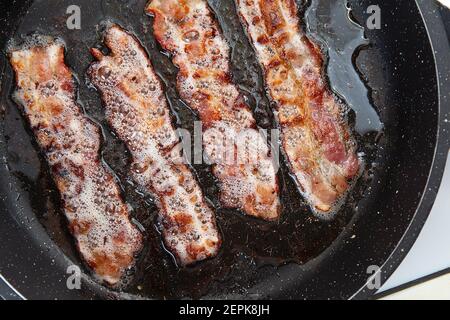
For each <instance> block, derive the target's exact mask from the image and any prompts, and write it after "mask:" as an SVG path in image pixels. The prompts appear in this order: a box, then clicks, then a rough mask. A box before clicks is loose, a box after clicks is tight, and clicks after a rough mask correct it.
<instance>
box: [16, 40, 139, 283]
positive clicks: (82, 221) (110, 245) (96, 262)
mask: <svg viewBox="0 0 450 320" xmlns="http://www.w3.org/2000/svg"><path fill="white" fill-rule="evenodd" d="M38 42H40V43H38ZM10 62H11V65H12V66H13V69H14V71H15V73H16V81H17V87H18V88H17V91H16V93H15V99H16V101H17V102H18V103H20V105H22V107H23V110H22V111H23V113H24V115H25V116H26V118H27V120H28V122H29V124H30V126H31V128H32V130H33V133H34V136H35V138H36V140H37V142H38V144H39V146H40V148H41V149H42V152H43V154H44V155H45V158H46V160H47V163H48V165H49V166H50V170H51V174H52V177H53V179H54V181H55V183H56V186H57V188H58V191H59V193H60V196H61V200H62V204H63V210H64V213H65V215H66V217H67V220H68V222H69V229H70V231H71V233H72V235H73V236H74V238H75V239H76V243H77V247H78V250H79V252H80V254H81V257H82V259H83V260H84V261H85V262H86V264H87V265H88V266H89V267H90V268H91V269H92V270H93V272H94V273H95V276H96V277H97V278H98V279H100V280H101V281H103V282H106V283H107V284H109V285H112V286H114V285H120V284H121V283H122V280H123V279H124V277H125V276H126V272H127V270H128V269H130V268H132V267H133V266H134V263H135V255H136V254H137V253H139V251H140V250H141V247H142V236H141V234H140V232H139V231H138V230H137V228H136V227H135V226H134V225H133V224H132V223H131V222H130V218H129V208H128V206H127V205H126V204H125V203H124V201H123V200H122V197H121V195H120V191H119V188H118V186H117V184H116V181H115V180H114V178H113V176H112V175H111V173H110V172H109V171H108V170H107V169H105V167H104V166H103V165H102V163H101V160H100V159H99V148H100V130H99V128H98V126H96V125H94V124H93V123H92V122H91V121H90V120H89V119H88V118H87V117H86V116H85V115H84V114H83V112H82V110H81V108H80V107H79V106H78V105H77V103H76V87H75V83H74V80H73V75H72V73H71V71H70V70H69V68H68V67H67V66H66V65H65V63H64V46H63V44H61V43H59V42H58V41H54V40H52V39H47V38H42V39H39V41H35V43H34V44H29V45H27V46H25V47H24V48H22V49H18V50H13V51H12V52H11V53H10Z"/></svg>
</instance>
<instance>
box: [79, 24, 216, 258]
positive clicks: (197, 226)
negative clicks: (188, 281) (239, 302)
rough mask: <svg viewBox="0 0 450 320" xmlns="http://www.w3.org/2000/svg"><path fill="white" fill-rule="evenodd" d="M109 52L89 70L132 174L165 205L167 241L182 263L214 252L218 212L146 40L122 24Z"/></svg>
mask: <svg viewBox="0 0 450 320" xmlns="http://www.w3.org/2000/svg"><path fill="white" fill-rule="evenodd" d="M104 41H105V44H106V46H107V47H108V48H109V49H111V53H110V55H109V56H105V55H103V54H102V53H101V52H100V51H99V50H97V49H92V54H93V55H94V57H95V58H96V59H97V60H98V62H95V63H93V64H92V65H91V67H90V68H89V70H88V75H89V77H90V79H91V81H92V83H93V84H94V85H95V86H96V87H97V88H98V90H99V91H100V92H101V95H102V99H103V102H104V106H105V108H106V117H107V120H108V122H109V124H110V125H111V127H112V128H113V129H114V131H115V132H116V134H117V135H118V137H119V138H120V139H121V140H123V141H124V142H125V143H126V144H127V146H128V148H129V150H130V152H131V155H132V158H133V164H132V167H131V176H132V177H133V179H134V180H135V181H136V182H137V183H138V184H139V186H140V187H141V188H142V189H143V190H144V191H146V192H148V193H150V194H152V195H153V196H154V197H155V199H156V202H157V204H158V206H159V210H160V211H159V218H160V221H161V225H162V231H163V238H164V243H165V245H166V247H167V249H168V250H170V251H171V252H172V254H173V255H174V256H175V257H176V259H177V261H178V263H179V264H180V265H182V266H185V265H188V264H192V263H195V262H197V261H200V260H203V259H207V258H210V257H213V256H215V255H216V254H217V252H218V250H219V248H220V245H221V237H220V234H219V231H218V229H217V226H216V220H215V216H214V213H213V212H212V210H211V209H210V207H209V206H208V205H207V204H206V202H205V200H204V197H203V194H202V192H201V190H200V188H199V186H198V183H197V181H196V180H195V179H194V177H193V175H192V173H191V172H190V170H189V169H188V167H187V166H186V165H185V164H183V162H182V158H181V156H180V149H179V148H178V146H179V137H178V136H177V134H176V131H175V129H174V128H173V126H172V123H171V118H170V109H169V107H168V105H167V102H166V99H165V96H164V93H163V90H162V86H161V84H160V81H159V79H158V78H157V76H156V74H155V72H154V71H153V68H152V66H151V62H150V60H149V58H148V56H147V54H146V53H145V51H144V49H143V47H142V46H141V44H140V43H139V42H138V41H137V39H135V38H134V37H133V36H131V35H130V34H129V33H127V32H126V31H124V30H123V29H121V28H120V27H119V26H117V25H112V26H110V27H109V28H108V30H107V31H106V33H105V38H104Z"/></svg>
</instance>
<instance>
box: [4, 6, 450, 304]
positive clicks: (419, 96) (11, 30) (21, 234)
mask: <svg viewBox="0 0 450 320" xmlns="http://www.w3.org/2000/svg"><path fill="white" fill-rule="evenodd" d="M38 2H42V1H39V0H35V1H31V0H30V1H27V0H24V1H17V0H13V1H2V2H1V4H0V47H1V48H2V49H3V54H2V55H1V56H0V68H1V69H0V71H1V72H0V79H1V81H0V82H1V84H2V86H1V87H2V92H1V97H2V99H1V112H0V128H1V132H2V134H1V136H0V274H1V275H2V277H4V278H5V280H7V281H8V282H9V284H10V286H11V287H13V288H14V289H15V290H16V292H17V293H20V294H21V295H22V296H23V297H25V298H27V299H55V298H57V299H105V298H118V299H127V298H130V299H131V298H136V294H139V292H133V291H131V293H130V294H124V293H118V292H115V291H113V290H109V289H107V288H105V287H103V286H101V285H99V284H97V283H96V282H95V281H93V280H91V278H90V277H89V275H88V272H87V271H86V270H84V269H83V273H82V286H81V289H80V290H69V289H68V287H67V285H66V281H67V278H68V274H67V268H68V267H69V266H71V265H74V264H76V265H77V264H79V261H78V260H77V259H78V257H77V255H76V252H74V250H73V248H72V247H71V246H70V243H71V241H70V239H69V240H68V241H66V240H64V239H65V238H66V237H67V235H65V232H64V228H63V227H61V225H63V224H64V223H63V221H59V220H57V219H54V218H51V217H48V216H46V213H45V212H47V210H49V208H52V207H57V196H56V195H55V192H54V191H52V190H54V187H53V186H52V184H51V182H48V181H47V180H46V179H42V177H41V176H40V173H39V172H41V171H43V172H45V168H44V169H43V170H41V171H39V170H38V171H36V170H35V168H34V167H36V166H37V167H38V168H40V166H42V162H40V161H39V154H38V151H37V150H36V148H35V145H34V144H33V143H32V142H30V141H31V138H30V135H29V134H28V132H27V129H26V124H25V123H24V121H23V119H22V118H21V116H20V114H19V113H18V111H17V109H16V107H15V106H14V104H12V103H11V102H10V101H9V96H10V94H11V91H12V88H13V79H12V77H11V70H10V67H9V65H8V63H7V60H6V57H5V55H4V52H5V46H6V44H7V41H8V40H9V39H10V38H11V37H14V36H16V35H17V33H18V30H19V29H20V26H23V25H24V24H27V23H30V24H29V26H33V28H34V27H35V29H34V31H38V32H39V31H40V32H45V31H47V30H46V29H45V25H48V24H52V25H55V27H54V29H53V31H54V34H53V35H55V36H58V34H57V30H58V27H61V26H62V25H63V24H64V23H65V20H64V19H65V18H64V17H65V12H64V11H61V8H67V6H68V5H69V4H72V3H69V2H70V1H69V2H67V1H62V0H61V1H60V0H58V1H52V2H51V5H49V6H47V9H46V10H47V12H44V11H42V12H39V10H38V9H35V6H33V5H34V4H36V3H38ZM66 2H67V3H66ZM78 2H79V3H80V6H81V8H82V10H84V9H86V8H89V6H95V5H96V4H97V3H98V5H99V6H100V9H99V10H103V11H102V12H103V13H104V14H105V16H108V14H112V15H113V14H117V12H113V11H114V10H112V11H111V12H108V10H107V9H105V8H107V7H108V5H111V2H114V1H107V0H103V1H98V2H95V3H91V4H89V1H78ZM91 2H92V1H91ZM116 2H117V3H121V2H122V1H116ZM210 2H211V3H213V5H212V6H213V7H215V8H216V11H217V12H223V11H224V10H225V9H224V10H221V9H220V6H221V4H220V5H218V3H219V2H218V1H210ZM330 2H333V1H330ZM221 3H223V6H227V4H228V6H229V3H231V1H222V2H221ZM370 4H371V3H370V1H367V0H350V1H349V2H348V5H349V7H350V8H351V9H352V16H353V18H354V19H355V20H356V21H358V22H359V23H360V24H361V25H365V21H366V18H367V13H366V9H367V8H368V7H369V5H370ZM143 5H144V1H138V0H136V1H129V6H128V8H129V9H123V8H124V6H120V8H122V9H123V10H129V11H130V12H131V13H132V14H134V13H135V12H139V13H138V15H139V16H140V15H142V9H143ZM125 7H126V6H125ZM380 8H381V12H382V26H383V27H382V29H381V30H370V29H367V30H366V37H367V39H368V43H369V44H368V45H367V46H366V47H365V48H364V49H362V50H360V51H359V52H358V54H355V56H354V57H353V58H354V62H355V64H356V65H357V66H358V69H359V72H360V75H361V77H362V78H363V79H364V80H365V82H366V84H367V86H368V87H369V88H371V90H370V91H369V95H370V98H371V101H372V102H373V105H374V106H375V107H376V109H377V111H378V113H379V115H380V118H381V120H382V121H383V124H384V132H383V134H382V135H378V136H377V137H366V138H365V139H368V140H370V141H371V142H374V144H376V148H374V151H373V154H372V155H371V156H370V157H369V158H370V159H371V161H373V162H374V165H373V166H372V167H371V168H370V170H369V171H367V172H366V173H365V176H366V177H363V178H362V179H361V182H360V183H359V186H357V187H356V189H355V194H356V195H354V196H352V197H351V199H352V200H351V201H350V202H352V203H351V204H350V205H349V206H348V208H351V209H348V208H347V209H346V210H344V211H346V212H347V213H346V214H342V215H338V217H337V218H336V219H337V221H338V223H337V225H338V226H337V227H336V224H333V223H330V222H322V224H321V222H314V224H312V225H314V228H316V229H317V230H318V231H317V234H315V238H314V241H312V242H310V243H307V244H308V246H312V247H314V246H315V245H316V242H318V243H321V241H322V240H321V239H322V238H327V239H328V238H330V237H329V233H330V231H327V230H328V229H327V228H328V227H329V228H334V229H333V230H335V233H334V234H333V235H334V236H333V237H332V239H331V240H330V239H328V242H326V244H327V245H326V246H325V247H321V246H317V250H318V251H317V252H315V253H314V254H312V255H311V256H308V257H307V258H306V259H305V261H301V263H298V262H299V261H296V262H291V263H289V262H288V261H284V263H282V264H276V265H270V264H267V263H265V264H264V266H262V267H261V266H257V267H258V268H260V269H258V268H256V269H255V270H257V272H255V273H254V274H252V275H246V277H248V278H249V279H250V278H251V279H250V280H251V281H250V280H249V281H247V280H248V279H242V278H239V277H237V276H236V275H233V273H232V272H231V271H230V274H227V276H225V277H223V278H221V279H215V281H214V282H213V283H209V287H210V289H209V290H208V291H207V292H202V293H201V294H199V295H197V296H188V297H191V298H192V297H193V298H199V297H206V298H244V299H248V298H250V299H251V298H260V299H262V298H272V299H349V298H353V299H368V298H371V297H372V296H373V295H374V293H375V291H376V288H373V286H367V284H368V283H372V282H373V278H372V279H369V277H370V276H375V277H376V276H377V275H379V276H380V278H379V279H380V281H381V283H384V282H385V281H386V279H387V278H388V277H389V276H390V275H391V274H392V273H393V271H394V270H395V269H396V267H397V266H398V265H399V264H400V262H401V261H402V259H403V258H404V257H405V255H406V254H407V252H408V251H409V249H410V248H411V246H412V244H413V243H414V241H415V240H416V238H417V236H418V234H419V232H420V230H421V228H422V226H423V224H424V223H425V221H426V219H427V216H428V214H429V212H430V210H431V208H432V206H433V203H434V200H435V197H436V194H437V191H438V189H439V185H440V182H441V178H442V175H443V170H444V167H445V162H446V158H447V154H448V148H449V141H448V140H449V139H448V136H449V129H450V127H449V120H450V107H449V101H448V93H449V92H450V83H449V78H448V75H449V72H450V64H449V62H450V51H449V45H448V40H447V37H446V34H445V30H444V27H443V23H442V18H441V16H440V15H439V11H438V10H437V5H436V4H435V3H434V2H432V1H429V0H417V1H412V0H400V1H384V2H383V3H382V4H380ZM122 9H120V10H122ZM52 10H54V11H55V12H52ZM120 10H118V11H120ZM133 10H134V11H133ZM84 12H85V15H84V16H83V19H84V20H83V23H84V29H82V32H81V33H74V34H72V35H69V36H67V38H65V39H64V40H65V41H66V44H67V47H68V48H67V50H68V52H67V60H68V63H69V65H70V66H71V67H72V68H74V70H75V73H76V74H77V75H78V76H79V79H78V80H79V83H80V88H79V89H80V101H81V102H82V103H84V106H85V109H86V110H87V111H88V114H89V115H90V116H92V117H93V118H94V119H100V120H98V122H99V124H100V125H103V122H102V116H101V111H98V110H101V109H100V108H99V109H96V107H95V106H98V105H100V102H99V100H98V97H96V96H95V93H93V92H91V91H92V90H91V91H89V90H90V89H89V88H87V86H86V84H85V83H84V80H83V73H84V71H85V69H86V68H87V66H88V64H89V62H90V60H89V59H90V58H88V55H87V54H86V51H87V49H88V47H89V46H93V45H95V43H96V42H98V41H94V42H93V41H92V39H97V40H98V37H97V34H98V30H96V29H95V27H94V26H95V25H98V22H99V21H98V17H97V16H96V11H95V10H90V9H86V10H85V11H84ZM49 14H50V15H53V16H55V17H59V16H61V17H63V18H62V19H63V20H58V19H57V18H55V19H54V20H51V21H45V20H46V18H45V17H46V16H49ZM233 14H234V13H233ZM233 14H230V16H231V15H233ZM30 15H32V16H33V15H34V18H33V19H34V21H31V22H29V21H28V20H29V16H30ZM124 15H125V13H124ZM39 16H41V19H39ZM144 19H145V20H142V21H144V22H141V21H137V22H138V23H139V24H141V23H142V26H141V27H136V26H134V25H133V22H129V21H123V20H120V19H119V18H116V20H118V22H119V23H121V24H122V25H124V26H125V27H129V28H132V29H133V28H134V29H133V30H134V31H135V32H136V33H138V34H139V35H141V36H142V37H143V39H147V38H145V37H151V36H149V35H148V34H151V32H149V30H147V29H146V28H148V26H149V20H147V19H148V17H144ZM41 20H42V21H41ZM135 20H137V19H135ZM222 20H223V19H222ZM222 20H221V22H223V21H222ZM225 22H226V21H225ZM91 25H92V27H89V28H88V27H87V26H91ZM27 31H33V29H32V27H29V28H28V29H27ZM80 37H82V38H86V39H91V40H89V42H86V43H85V44H86V45H85V47H81V46H80V43H84V42H79V38H80ZM237 37H239V35H238V36H237ZM233 39H234V38H233V37H232V39H231V40H230V41H234V40H235V39H234V40H233ZM77 41H78V42H77ZM143 42H144V44H148V46H147V49H148V50H149V52H150V54H151V56H152V61H153V63H154V65H155V67H159V65H166V64H168V63H169V62H168V60H167V57H164V55H161V54H160V53H159V48H158V47H157V45H155V44H154V42H152V41H150V40H149V41H148V42H147V41H146V40H143ZM74 45H75V46H74ZM234 50H238V51H239V50H240V49H239V46H237V47H236V48H234ZM83 52H84V53H83ZM253 58H254V56H253ZM235 60H236V59H235ZM169 69H170V68H169ZM237 72H238V73H239V70H238V71H237ZM241 72H242V70H241ZM163 73H164V72H163V71H161V76H162V77H163V79H168V80H167V81H164V83H165V85H166V87H167V90H168V97H169V99H171V95H172V94H175V93H173V91H174V90H173V89H172V86H171V83H170V81H171V78H170V76H168V77H166V78H164V75H163ZM169 73H170V72H169ZM88 91H89V92H88ZM174 101H176V99H175V100H174ZM177 103H178V104H179V103H180V102H174V104H175V105H173V106H172V107H173V108H174V109H177V106H176V104H177ZM91 106H93V107H92V108H91ZM90 110H92V112H89V111H90ZM104 131H105V142H104V144H105V147H104V148H105V150H106V151H104V153H105V154H107V153H108V150H109V149H111V148H114V146H111V145H114V143H112V142H110V140H111V139H112V140H113V137H111V135H110V134H109V133H108V132H107V129H105V130H104ZM361 141H364V139H362V140H361ZM17 150H18V151H19V152H16V151H17ZM111 162H114V161H113V160H111ZM199 170H200V171H201V170H202V169H199ZM118 171H120V170H118ZM36 172H38V173H36ZM120 175H121V174H120V172H119V173H118V176H119V177H120ZM199 176H201V174H199ZM199 179H200V178H199ZM200 180H202V179H200ZM201 182H202V181H201ZM205 184H206V182H205ZM207 193H208V192H207ZM211 193H214V191H212V192H211ZM295 195H297V194H295ZM297 196H298V195H297ZM298 197H299V196H298ZM299 198H300V197H299ZM36 204H37V205H36ZM294 209H295V208H294ZM55 211H56V212H57V209H55ZM294 211H295V210H294ZM297 211H298V212H294V213H292V214H291V215H292V216H293V217H307V216H308V212H307V210H306V209H304V208H303V209H302V207H301V205H299V207H298V210H297ZM43 212H44V213H43ZM219 215H220V217H219V222H223V223H224V226H223V229H224V230H223V232H224V233H226V232H228V231H227V230H228V227H230V226H229V225H227V224H226V223H227V222H226V221H227V220H232V221H237V222H236V223H240V224H243V225H246V224H248V225H252V224H255V225H257V226H256V227H254V228H247V229H245V228H244V227H243V228H244V229H239V230H238V232H239V233H240V234H242V233H244V232H246V233H248V234H250V237H256V238H257V237H258V235H257V234H256V231H255V230H261V229H258V228H263V229H264V228H266V229H268V230H271V229H270V228H276V227H273V226H265V225H263V226H260V225H259V224H258V223H257V222H255V221H250V220H246V219H245V218H242V217H241V216H240V215H239V214H236V213H226V214H222V213H220V214H219ZM292 219H293V218H292ZM298 219H300V218H298ZM305 219H307V218H305ZM287 221H290V220H289V219H288V220H287ZM305 221H306V220H305ZM230 232H231V231H230ZM252 232H254V233H253V234H252ZM305 232H306V231H305ZM154 233H156V232H154V230H149V231H148V234H150V236H149V237H150V238H151V234H154ZM231 234H233V233H231ZM287 236H288V235H286V237H287ZM156 238H157V237H156ZM257 239H259V238H257ZM299 239H303V238H299ZM305 239H306V238H305ZM225 240H227V237H225ZM228 240H229V242H231V240H232V239H230V237H228ZM149 241H151V239H150V240H149ZM249 243H251V242H249ZM227 248H228V247H227ZM227 248H225V249H224V251H226V252H227V250H231V249H229V248H228V249H227ZM234 249H236V248H234ZM241 249H242V252H244V253H245V252H247V251H245V248H241ZM307 249H308V248H306V249H304V250H307ZM255 250H256V249H255ZM150 251H151V252H150V254H149V256H153V257H157V259H160V258H159V256H158V255H160V254H161V252H159V251H158V250H157V249H155V250H153V251H152V250H150ZM230 252H231V251H230ZM233 252H234V257H238V256H239V257H241V258H242V259H243V260H245V259H246V258H245V257H246V255H245V254H242V252H241V251H240V250H235V251H233ZM247 253H248V252H247ZM223 255H225V254H223ZM161 259H162V258H161ZM219 259H225V260H222V261H227V260H226V257H220V258H219ZM231 261H232V264H233V266H232V267H230V268H231V269H233V268H234V269H235V270H238V273H243V274H245V272H246V266H247V264H245V263H244V262H242V261H240V262H239V263H238V262H237V260H231ZM143 263H144V264H145V262H143ZM207 263H208V262H207ZM209 263H210V266H209V268H215V269H217V268H219V265H218V264H217V263H216V264H214V263H215V262H209ZM424 263H426V262H424ZM248 265H249V266H250V265H252V266H253V267H255V266H254V260H252V263H250V264H248ZM371 266H377V267H379V268H380V269H379V272H378V273H377V274H375V275H374V274H372V273H371V272H368V269H370V267H371ZM149 268H150V267H149ZM167 268H168V269H170V267H169V266H167ZM200 268H202V267H200ZM205 268H206V270H208V267H205ZM150 269H151V268H150ZM231 269H230V270H231ZM154 270H157V271H154ZM158 270H159V271H158ZM371 270H372V269H371ZM151 271H152V272H151V275H149V276H148V277H150V278H152V279H154V281H155V282H154V283H159V282H166V285H167V286H169V287H170V286H171V285H172V282H171V281H173V283H176V281H178V280H176V278H170V279H169V280H167V279H165V278H164V275H165V271H164V270H163V269H151ZM183 272H187V273H185V274H184V276H186V275H187V274H189V272H190V273H191V275H192V277H194V278H195V274H196V273H195V272H196V271H195V270H190V271H183ZM140 276H142V275H139V274H137V277H140ZM143 279H148V278H145V277H144V278H143ZM241 281H242V283H244V282H245V285H244V284H241ZM155 285H156V284H155ZM140 296H143V297H148V298H154V297H158V295H157V294H156V295H146V294H145V292H144V293H142V294H141V295H140ZM174 297H177V296H174Z"/></svg>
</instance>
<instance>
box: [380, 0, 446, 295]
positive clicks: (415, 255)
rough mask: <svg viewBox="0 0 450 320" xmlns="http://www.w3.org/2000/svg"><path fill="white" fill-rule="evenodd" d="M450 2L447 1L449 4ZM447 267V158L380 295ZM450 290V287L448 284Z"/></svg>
mask: <svg viewBox="0 0 450 320" xmlns="http://www.w3.org/2000/svg"><path fill="white" fill-rule="evenodd" d="M449 2H450V0H449ZM449 267H450V157H449V159H448V161H447V168H446V171H445V176H444V180H443V183H442V186H441V189H440V190H439V193H438V197H437V200H436V203H435V205H434V207H433V210H432V212H431V214H430V217H429V219H428V221H427V222H426V224H425V226H424V228H423V230H422V232H421V234H420V235H419V238H418V239H417V242H416V243H415V244H414V246H413V248H412V250H411V251H410V252H409V253H408V255H407V257H406V258H405V260H404V261H403V262H402V264H401V265H400V267H399V268H398V269H397V270H396V271H395V273H394V274H393V275H392V277H391V278H390V279H389V280H388V281H387V282H386V284H385V285H384V286H383V288H382V289H381V290H380V292H382V291H385V290H389V289H392V288H395V287H397V286H400V285H403V284H406V283H408V282H411V281H414V280H417V279H420V278H422V277H425V276H427V275H430V274H433V273H436V272H439V271H442V270H445V269H447V268H449ZM448 285H449V287H450V283H449V284H448Z"/></svg>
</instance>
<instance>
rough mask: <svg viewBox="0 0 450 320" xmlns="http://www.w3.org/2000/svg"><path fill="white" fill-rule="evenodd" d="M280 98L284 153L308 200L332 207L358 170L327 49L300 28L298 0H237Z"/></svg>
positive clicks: (271, 91) (275, 97) (273, 95)
mask: <svg viewBox="0 0 450 320" xmlns="http://www.w3.org/2000/svg"><path fill="white" fill-rule="evenodd" d="M235 1H236V4H237V10H238V13H239V15H240V17H241V19H242V21H243V24H244V26H245V27H246V30H247V34H248V36H249V38H250V40H251V42H252V44H253V46H254V48H255V51H256V53H257V56H258V60H259V62H260V64H261V65H262V67H263V68H264V70H265V82H266V86H267V91H268V93H269V95H270V97H271V98H272V100H273V101H274V102H276V105H277V107H276V110H275V115H276V117H277V118H278V122H279V124H280V127H281V131H282V144H283V149H284V153H285V154H286V156H287V159H288V161H289V164H290V169H291V171H292V172H293V173H294V175H295V177H296V180H297V183H298V186H299V187H300V189H301V191H302V193H303V195H304V196H305V198H306V200H307V201H308V202H309V203H310V204H311V206H312V207H313V208H314V209H315V210H316V211H318V212H320V213H326V212H330V211H331V210H332V209H333V207H334V206H335V204H336V202H337V201H338V200H339V199H341V198H342V197H343V195H345V193H346V192H347V191H348V190H349V188H350V181H351V180H352V179H353V178H354V177H355V176H356V175H357V174H358V172H359V169H360V159H359V158H358V156H357V155H356V143H355V140H354V138H353V137H352V135H351V132H350V129H349V127H348V125H347V123H345V121H344V118H343V116H342V113H343V112H344V110H345V108H344V106H343V105H341V103H340V102H339V101H338V100H337V98H336V96H335V95H334V94H333V93H332V92H331V90H330V88H329V87H328V84H327V83H326V81H325V80H324V76H323V72H324V71H323V67H322V65H323V59H322V53H321V51H320V49H319V47H318V46H316V45H315V44H314V43H313V42H311V40H310V39H308V37H307V36H306V35H305V33H304V32H303V30H302V29H301V28H300V24H299V18H298V13H297V5H296V2H295V0H235Z"/></svg>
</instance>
